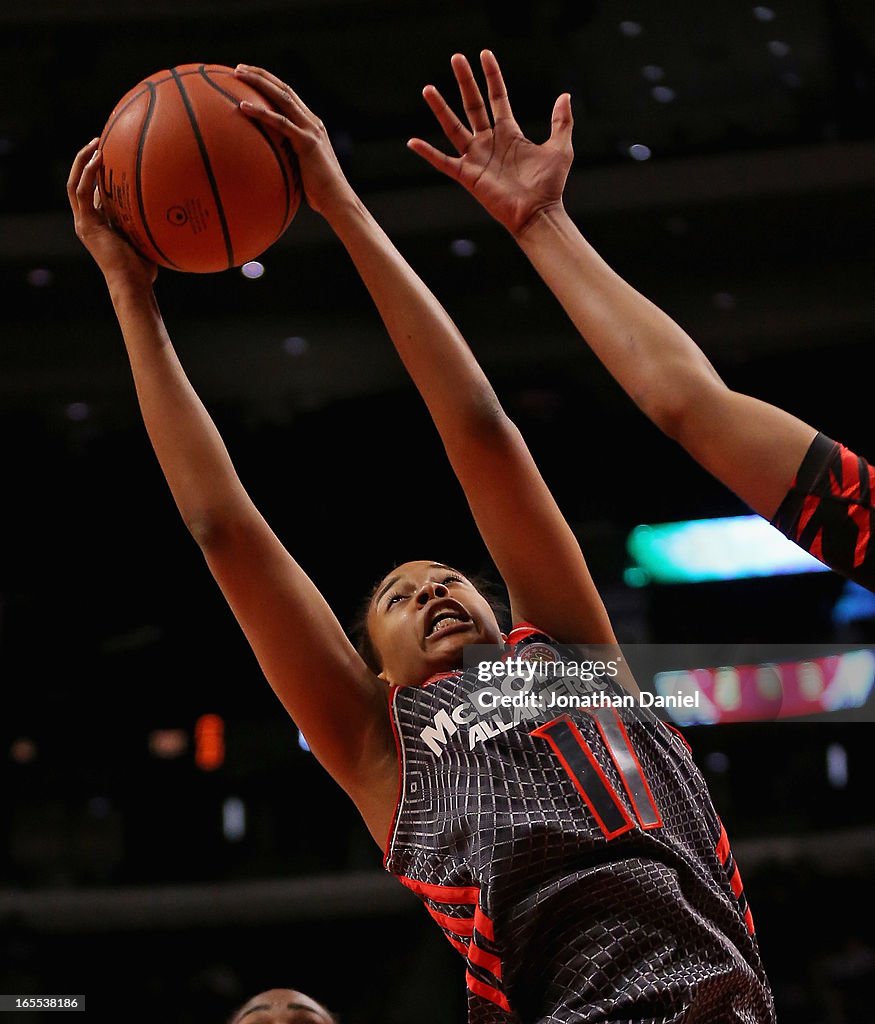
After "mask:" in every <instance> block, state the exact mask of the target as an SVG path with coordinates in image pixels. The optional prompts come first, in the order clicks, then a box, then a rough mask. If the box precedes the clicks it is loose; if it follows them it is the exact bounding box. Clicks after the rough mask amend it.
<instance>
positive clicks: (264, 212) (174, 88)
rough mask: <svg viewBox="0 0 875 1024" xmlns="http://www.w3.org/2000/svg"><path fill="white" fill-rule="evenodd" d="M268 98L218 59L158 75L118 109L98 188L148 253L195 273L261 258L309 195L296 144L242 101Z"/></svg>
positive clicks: (115, 219) (121, 225)
mask: <svg viewBox="0 0 875 1024" xmlns="http://www.w3.org/2000/svg"><path fill="white" fill-rule="evenodd" d="M244 99H247V100H251V101H252V102H253V103H259V104H262V105H263V104H264V103H265V100H264V97H263V96H261V94H260V93H258V92H256V91H255V89H253V88H251V87H250V86H248V85H245V84H244V83H243V82H240V81H238V79H237V78H235V77H234V74H233V72H232V70H231V68H227V67H223V66H222V65H219V64H183V65H181V66H180V67H176V68H171V69H170V70H169V71H159V72H158V73H157V74H154V75H150V76H149V77H148V78H146V79H144V80H143V81H142V82H140V84H139V85H137V86H135V87H134V88H133V89H131V91H130V92H129V93H127V94H126V95H125V96H124V97H123V98H122V99H121V101H120V102H119V103H118V105H117V106H116V108H115V110H114V111H113V112H112V114H111V115H110V118H109V120H108V121H107V124H106V127H105V128H104V129H103V134H102V135H101V137H100V148H101V149H102V150H103V163H102V166H101V170H100V175H99V180H98V188H99V189H100V197H101V201H102V202H103V207H104V209H105V211H106V213H107V215H108V216H109V219H110V221H111V222H112V224H113V225H114V227H116V228H117V229H118V230H119V231H121V232H122V233H123V234H124V235H125V237H126V238H127V239H128V240H129V241H130V242H131V244H132V245H133V246H134V247H135V248H136V249H138V250H139V251H140V252H141V253H142V254H143V255H144V256H145V257H146V258H147V259H149V260H151V261H153V262H155V263H158V264H160V265H161V266H162V267H169V268H170V269H171V270H185V271H191V272H193V273H201V274H202V273H209V272H211V271H215V270H227V269H228V268H229V267H238V266H240V264H241V263H246V262H247V261H248V260H252V259H255V257H256V256H258V255H260V254H261V253H262V252H264V250H265V249H266V248H267V247H268V246H270V245H272V244H273V243H274V242H275V241H276V240H277V239H278V238H279V237H280V235H281V234H282V233H283V232H284V231H285V230H286V228H287V227H288V226H289V224H290V223H291V220H292V218H293V217H294V216H295V213H296V212H297V209H298V206H299V205H300V202H301V185H300V175H299V173H298V165H297V160H296V159H295V152H294V150H293V149H292V146H291V143H290V142H289V141H288V139H286V138H285V137H284V136H282V135H279V134H278V133H277V132H274V131H271V130H270V129H268V128H266V127H265V126H264V125H262V124H260V123H259V122H257V121H253V120H252V119H251V118H249V117H247V116H246V115H245V114H244V113H242V111H240V110H239V109H238V107H239V104H240V101H241V100H244Z"/></svg>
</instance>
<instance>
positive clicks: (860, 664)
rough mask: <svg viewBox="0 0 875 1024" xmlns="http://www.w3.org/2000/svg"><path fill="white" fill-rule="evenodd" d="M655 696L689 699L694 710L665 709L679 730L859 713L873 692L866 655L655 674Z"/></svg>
mask: <svg viewBox="0 0 875 1024" xmlns="http://www.w3.org/2000/svg"><path fill="white" fill-rule="evenodd" d="M653 686H654V690H655V692H656V693H657V694H660V695H662V696H666V697H667V696H670V695H672V694H676V693H678V692H681V693H684V694H686V695H690V696H692V695H695V697H696V700H695V706H692V707H677V708H675V707H670V706H669V707H668V708H667V711H668V714H669V715H670V717H671V718H672V720H673V721H675V722H677V723H678V724H679V725H714V724H716V723H724V722H757V721H774V720H775V719H778V718H799V717H804V716H807V715H822V714H824V713H825V712H835V711H844V710H849V709H853V708H860V707H863V705H865V704H866V702H867V700H868V699H869V697H870V695H871V693H872V690H873V686H875V652H873V651H872V650H870V649H868V648H867V649H862V650H858V651H845V652H844V653H842V654H832V655H827V656H825V657H822V658H808V659H804V660H799V661H783V662H764V663H762V664H751V665H729V666H726V665H723V666H718V667H712V668H697V669H681V670H676V671H671V670H670V671H665V672H657V673H656V675H655V676H654V677H653Z"/></svg>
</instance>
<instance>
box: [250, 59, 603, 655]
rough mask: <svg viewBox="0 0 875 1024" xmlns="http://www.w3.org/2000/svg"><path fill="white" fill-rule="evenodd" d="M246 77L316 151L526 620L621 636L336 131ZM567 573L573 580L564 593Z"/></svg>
mask: <svg viewBox="0 0 875 1024" xmlns="http://www.w3.org/2000/svg"><path fill="white" fill-rule="evenodd" d="M237 73H238V74H239V75H241V76H242V77H243V78H245V80H246V81H247V82H248V83H249V84H251V85H253V86H255V87H256V88H258V89H259V90H260V91H261V92H262V93H263V94H264V95H265V97H266V98H267V99H268V100H269V101H270V104H271V105H272V106H273V107H275V108H277V110H278V111H280V113H275V112H274V111H272V110H270V109H268V108H264V109H263V110H255V109H252V108H251V107H244V110H246V112H247V113H249V114H250V115H251V116H254V117H257V118H258V119H260V120H262V121H263V122H264V123H265V124H269V125H272V126H273V127H275V128H277V129H278V130H280V131H283V132H285V133H286V134H287V135H288V136H289V138H290V139H291V141H292V143H293V145H294V146H295V149H296V150H297V152H298V153H299V154H301V153H307V154H308V158H307V167H306V168H304V169H303V170H302V176H303V178H304V188H305V191H306V193H307V196H308V200H309V202H310V204H311V206H313V207H314V208H315V209H317V210H319V212H321V213H322V214H323V215H324V216H325V217H326V219H327V220H328V222H329V224H330V225H331V227H332V228H333V229H334V231H335V233H336V234H337V236H338V237H339V238H340V240H341V242H342V243H343V244H344V246H345V247H346V249H347V251H348V252H349V254H350V256H351V258H352V260H353V262H354V264H355V266H356V268H357V270H358V272H359V274H360V275H361V278H362V280H363V282H364V284H365V286H366V287H367V289H368V291H369V292H370V294H371V297H372V298H373V300H374V303H375V305H376V307H377V309H378V311H379V313H380V316H381V317H382V319H383V322H384V323H385V325H386V328H387V330H388V332H389V334H390V336H391V338H392V341H393V343H394V345H395V347H396V349H397V350H398V353H399V355H400V357H401V359H402V361H403V363H404V365H405V367H406V368H407V371H408V372H409V373H410V376H411V378H412V379H413V382H414V384H415V385H416V387H417V388H418V390H419V392H420V394H421V395H422V397H423V399H424V400H425V403H426V405H427V406H428V409H429V412H430V413H431V416H432V419H433V420H434V422H435V425H436V426H437V428H438V431H439V433H440V435H441V439H442V440H443V442H444V446H445V448H446V451H447V454H448V456H449V459H450V462H451V464H452V466H453V469H454V471H455V473H456V476H457V477H458V479H459V482H460V483H461V485H462V487H463V489H464V491H465V495H466V497H467V499H468V503H469V505H470V507H471V510H472V512H473V515H474V518H475V520H476V522H477V525H478V528H479V530H480V533H481V536H482V537H483V540H484V542H485V544H486V546H487V547H488V549H489V551H490V554H491V555H492V557H493V560H494V561H495V564H496V566H497V568H498V571H499V572H500V573H501V575H502V578H503V579H504V581H505V583H506V584H507V586H508V590H509V591H510V597H511V604H512V611H513V613H514V617H515V619H516V620H517V621H522V620H528V621H531V622H534V623H536V624H537V625H538V626H539V627H540V628H541V629H544V630H546V631H548V632H549V633H551V634H552V635H554V636H555V637H556V638H557V639H560V640H562V639H565V640H568V641H588V642H593V643H607V642H610V641H612V639H613V633H612V631H611V627H610V623H609V621H608V617H607V614H606V612H605V609H604V605H603V604H602V601H601V599H600V598H599V596H598V593H597V591H596V589H595V586H594V585H593V582H592V579H591V577H590V574H589V571H588V569H587V567H586V563H585V561H584V558H583V555H582V554H581V551H580V547H579V545H578V544H577V541H576V539H575V537H574V535H573V533H572V532H571V529H570V528H569V526H568V524H567V523H566V522H565V520H564V518H563V517H562V515H561V513H560V512H559V509H558V508H557V506H556V503H555V501H554V500H553V497H552V495H551V494H550V491H549V490H548V488H547V486H546V484H545V483H544V481H543V479H542V478H541V475H540V473H539V472H538V470H537V467H536V466H535V463H534V461H533V460H532V457H531V455H530V453H529V451H528V449H527V447H526V445H525V443H524V442H523V439H522V437H521V435H520V433H519V431H518V430H517V428H516V427H515V426H514V424H513V423H512V422H511V421H510V420H509V419H508V417H507V416H506V415H505V414H504V412H503V411H502V409H501V406H500V405H499V402H498V400H497V398H496V396H495V393H494V392H493V390H492V388H491V387H490V385H489V382H488V381H487V379H486V377H485V376H484V374H483V372H482V370H481V369H480V367H479V366H478V364H477V361H476V360H475V358H474V356H473V355H472V353H471V351H470V349H469V348H468V346H467V344H466V343H465V340H464V339H463V338H462V336H461V335H460V333H459V331H458V330H457V328H456V327H455V325H454V324H453V322H452V320H451V319H450V317H449V316H448V315H447V313H446V312H445V310H444V309H443V308H442V307H441V305H440V303H439V302H438V301H437V299H436V298H435V297H434V296H433V295H432V294H431V292H430V291H429V290H428V288H427V287H426V286H425V285H424V284H423V282H422V281H421V280H420V279H419V278H418V277H417V276H416V274H415V273H414V272H413V271H412V270H411V269H410V267H409V266H408V265H407V263H406V261H405V260H404V258H403V257H402V256H401V255H400V253H399V252H398V250H397V249H396V248H395V247H394V245H393V244H392V243H391V241H390V240H389V239H388V238H387V237H386V235H385V234H384V232H383V231H382V230H381V229H380V227H379V225H378V224H377V223H376V222H375V220H374V219H373V217H372V216H371V215H370V213H369V212H368V211H367V209H366V208H365V207H364V205H363V204H362V202H361V201H360V200H359V199H358V197H357V196H356V195H355V194H354V192H353V191H352V189H351V188H350V186H349V184H348V183H347V182H346V180H345V179H344V177H343V175H342V173H341V172H340V169H339V168H338V166H337V162H336V159H335V157H334V153H333V152H332V150H331V146H330V144H329V142H328V139H327V136H326V133H325V128H324V126H323V125H322V124H321V122H320V121H319V120H318V118H316V117H315V116H314V115H313V114H312V113H311V112H310V111H309V110H308V109H307V107H306V106H305V105H304V104H303V103H302V101H301V100H300V98H299V97H297V96H296V95H295V94H294V92H293V91H292V90H291V89H289V87H288V86H287V85H285V84H283V83H282V82H280V81H279V79H276V78H275V77H274V76H272V75H269V74H268V73H267V72H265V71H262V70H261V69H255V68H248V69H247V68H238V72H237ZM317 153H318V154H322V157H321V159H317V158H316V156H315V155H314V154H317ZM551 567H552V568H551ZM557 577H558V578H561V579H562V580H563V587H562V589H561V592H560V589H559V588H558V587H557V585H556V579H557Z"/></svg>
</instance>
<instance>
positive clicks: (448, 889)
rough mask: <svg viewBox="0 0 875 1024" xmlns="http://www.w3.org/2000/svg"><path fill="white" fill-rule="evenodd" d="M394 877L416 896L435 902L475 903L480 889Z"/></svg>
mask: <svg viewBox="0 0 875 1024" xmlns="http://www.w3.org/2000/svg"><path fill="white" fill-rule="evenodd" d="M395 877H396V878H397V879H398V881H399V882H400V883H401V884H402V885H406V886H407V888H408V889H411V890H412V891H413V892H415V893H416V895H417V896H423V897H424V898H425V899H427V900H434V901H435V903H476V902H477V900H478V899H480V890H479V889H478V888H477V886H476V885H466V886H461V885H435V884H433V883H431V882H420V881H418V880H417V879H416V878H408V877H407V875H396V876H395ZM481 931H482V929H481ZM484 934H485V933H484Z"/></svg>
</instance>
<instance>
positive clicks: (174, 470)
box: [67, 139, 395, 842]
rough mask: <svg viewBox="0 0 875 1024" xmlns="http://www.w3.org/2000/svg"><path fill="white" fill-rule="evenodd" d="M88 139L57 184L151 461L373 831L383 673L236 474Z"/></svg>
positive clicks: (383, 814)
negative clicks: (104, 209) (102, 302)
mask: <svg viewBox="0 0 875 1024" xmlns="http://www.w3.org/2000/svg"><path fill="white" fill-rule="evenodd" d="M96 147H97V140H96V139H95V140H94V141H93V142H91V143H90V144H89V145H88V146H86V147H85V148H84V149H82V150H81V151H80V152H79V154H78V155H77V156H76V159H75V161H74V163H73V167H72V169H71V172H70V178H69V181H68V184H67V192H68V196H69V200H70V205H71V207H72V209H73V215H74V222H75V227H76V233H77V235H78V237H79V238H80V239H81V241H82V242H83V243H84V245H85V246H86V248H87V249H88V250H89V252H90V253H91V255H92V256H93V257H94V259H95V261H96V262H97V264H98V266H99V267H100V269H101V271H102V272H103V274H104V277H105V279H106V283H107V286H108V288H109V294H110V298H111V299H112V304H113V307H114V309H115V313H116V316H117V317H118V321H119V325H120V327H121V330H122V335H123V337H124V342H125V345H126V347H127V352H128V356H129V358H130V363H131V369H132V371H133V376H134V383H135V385H136V390H137V397H138V399H139V403H140V410H141V412H142V415H143V421H144V423H145V426H146V430H147V432H148V434H149V438H150V440H151V442H152V446H153V448H154V450H155V454H156V455H157V457H158V461H159V463H160V465H161V469H162V470H163V472H164V475H165V477H166V479H167V483H168V484H169V486H170V490H171V492H172V494H173V498H174V500H175V501H176V504H177V507H178V508H179V511H180V513H181V515H182V518H183V519H184V521H185V523H186V525H187V526H188V528H189V529H190V530H191V532H192V534H193V536H194V537H195V539H196V540H197V542H198V544H199V545H200V547H201V550H202V551H203V554H204V557H205V558H206V561H207V564H208V565H209V567H210V570H211V571H212V573H213V575H214V576H215V578H216V581H217V582H218V584H219V586H220V587H221V589H222V592H223V593H224V595H225V597H226V598H227V600H228V603H229V604H230V606H231V608H232V610H233V612H234V615H235V616H236V617H237V620H238V622H239V623H240V625H241V626H242V628H243V630H244V632H245V634H246V637H247V639H248V640H249V642H250V644H251V645H252V648H253V650H254V652H255V655H256V657H257V658H258V661H259V663H260V665H261V667H262V669H263V671H264V674H265V675H266V676H267V679H268V681H269V682H270V684H271V686H272V687H273V689H274V691H275V692H276V694H277V696H278V697H279V699H280V700H281V701H282V703H283V705H284V706H285V708H286V709H287V711H288V712H289V714H290V715H291V716H292V718H293V719H294V720H295V722H296V723H297V724H298V725H299V726H300V727H301V729H302V730H303V732H304V734H305V735H306V737H307V740H308V742H309V743H310V745H311V747H312V750H313V752H314V754H315V755H316V756H317V757H318V758H319V760H320V761H321V762H322V764H323V765H324V766H325V768H326V769H327V770H328V771H329V772H330V773H331V775H332V776H333V777H334V778H335V779H336V780H337V781H338V782H339V783H340V784H341V785H342V786H343V787H344V788H345V789H346V790H347V791H348V792H349V793H350V795H351V796H352V798H353V800H355V802H356V804H357V805H358V807H359V809H360V810H361V811H362V814H363V816H364V817H365V819H366V821H367V822H368V824H369V826H370V827H371V829H372V831H374V833H375V838H377V840H378V842H382V841H383V838H384V836H385V831H386V829H387V828H388V815H389V814H390V813H391V805H392V800H393V798H394V793H392V794H391V796H390V795H389V787H392V786H394V785H395V778H394V770H393V761H394V756H395V755H394V743H393V741H392V738H391V732H390V727H389V722H388V716H387V714H386V710H385V695H384V692H383V691H384V688H383V685H382V684H381V683H380V682H379V681H378V680H377V679H376V678H375V677H374V676H373V675H372V674H371V673H370V672H369V670H368V669H367V668H366V667H365V665H364V663H363V662H362V661H361V659H360V658H359V656H358V654H357V653H356V652H355V650H354V649H353V647H352V645H351V644H350V642H349V641H348V639H347V638H346V635H345V634H344V632H343V629H342V628H341V626H340V624H339V623H338V621H337V619H336V618H335V617H334V615H333V613H332V612H331V609H330V608H329V607H328V605H327V604H326V602H325V600H324V599H323V598H322V595H321V594H320V593H319V591H318V590H317V589H316V587H315V586H314V585H313V583H312V582H311V581H310V579H309V578H308V577H307V575H306V574H305V573H304V571H303V570H302V569H301V567H300V566H299V565H298V564H297V563H296V562H295V561H294V559H293V558H292V557H291V556H290V555H289V553H288V552H287V551H286V550H285V548H284V547H283V545H282V544H281V543H280V542H279V540H278V539H277V538H276V536H275V535H274V533H273V532H272V531H271V529H270V528H269V527H268V525H267V524H266V523H265V521H264V519H263V518H262V517H261V515H260V514H259V512H258V510H257V509H256V508H255V506H254V505H253V503H252V501H251V500H250V498H249V496H248V495H247V493H246V491H245V490H244V488H243V486H242V484H241V483H240V480H239V478H238V477H237V474H236V472H235V471H234V467H233V465H232V463H231V459H230V457H229V455H228V452H227V450H226V449H225V446H224V444H223V443H222V439H221V437H220V436H219V433H218V431H217V430H216V427H215V425H214V424H213V422H212V420H211V419H210V417H209V415H208V413H207V411H206V409H205V408H204V406H203V404H202V403H201V401H200V399H199V398H198V396H197V395H196V393H195V391H194V389H193V388H192V386H191V384H190V383H189V381H188V379H187V377H186V375H185V373H184V371H183V369H182V366H181V365H180V362H179V360H178V358H177V356H176V353H175V352H174V350H173V346H172V345H171V342H170V338H169V337H168V335H167V331H166V330H165V327H164V324H163V322H162V319H161V315H160V313H159V310H158V305H157V303H156V301H155V296H154V293H153V288H152V285H153V282H154V280H155V272H156V271H155V267H154V266H152V265H150V264H147V263H145V262H144V261H143V260H142V259H141V258H140V257H139V256H138V255H137V254H136V253H135V252H134V250H133V249H131V247H130V246H128V245H127V243H125V242H124V241H123V240H122V239H121V238H120V237H119V236H118V235H116V234H115V233H114V232H113V231H112V229H111V228H110V227H109V225H108V224H107V222H106V220H105V218H104V217H103V215H102V214H101V212H100V211H99V210H96V209H95V206H94V201H93V195H94V187H95V181H96V175H97V173H98V169H99V167H100V159H101V158H100V153H99V151H98V150H97V148H96ZM133 542H135V539H134V541H133ZM381 785H383V788H384V789H385V790H386V791H385V792H384V791H383V789H381Z"/></svg>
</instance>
